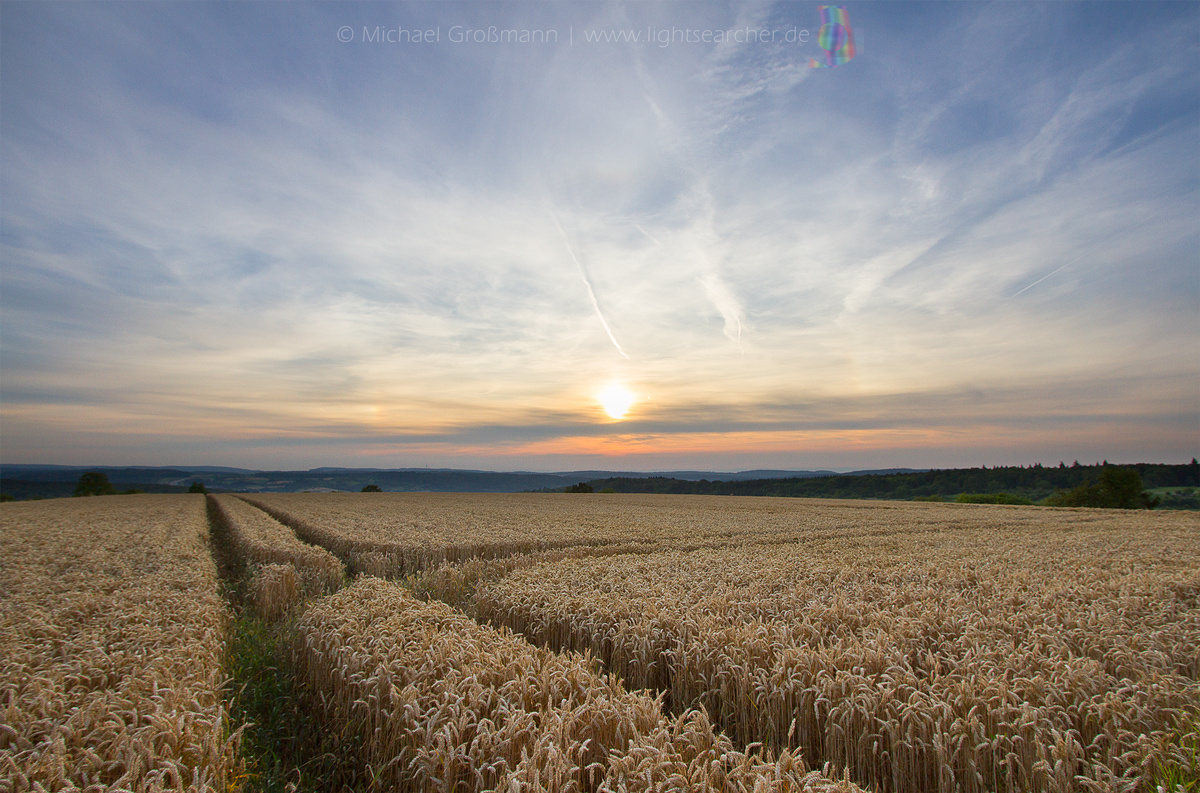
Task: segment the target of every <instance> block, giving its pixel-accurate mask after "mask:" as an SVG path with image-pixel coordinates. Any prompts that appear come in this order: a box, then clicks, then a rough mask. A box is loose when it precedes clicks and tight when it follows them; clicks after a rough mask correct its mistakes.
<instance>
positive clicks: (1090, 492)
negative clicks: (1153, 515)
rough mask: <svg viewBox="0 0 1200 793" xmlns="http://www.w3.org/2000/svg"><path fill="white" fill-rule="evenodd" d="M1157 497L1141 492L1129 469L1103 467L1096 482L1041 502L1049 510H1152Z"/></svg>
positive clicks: (1056, 494)
mask: <svg viewBox="0 0 1200 793" xmlns="http://www.w3.org/2000/svg"><path fill="white" fill-rule="evenodd" d="M1159 501H1160V499H1159V498H1158V496H1151V495H1150V494H1149V493H1148V492H1146V491H1145V490H1143V489H1142V477H1141V476H1140V475H1139V474H1138V472H1137V471H1135V470H1134V469H1132V468H1120V467H1118V466H1115V465H1110V466H1106V467H1105V468H1104V471H1103V473H1101V474H1100V481H1099V482H1097V483H1095V484H1092V483H1091V482H1085V483H1084V484H1082V485H1079V486H1078V487H1073V488H1071V489H1070V490H1068V491H1067V492H1065V493H1055V494H1054V495H1052V496H1050V497H1049V498H1047V499H1046V500H1045V501H1043V502H1042V503H1043V504H1045V505H1047V506H1051V507H1107V508H1109V509H1154V508H1155V507H1157V506H1158V504H1159Z"/></svg>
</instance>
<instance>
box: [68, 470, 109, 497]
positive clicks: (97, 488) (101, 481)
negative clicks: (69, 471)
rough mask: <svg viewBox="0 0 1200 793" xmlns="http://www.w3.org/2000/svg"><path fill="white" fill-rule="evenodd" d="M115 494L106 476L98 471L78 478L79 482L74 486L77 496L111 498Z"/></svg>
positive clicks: (89, 472)
mask: <svg viewBox="0 0 1200 793" xmlns="http://www.w3.org/2000/svg"><path fill="white" fill-rule="evenodd" d="M116 492H117V491H116V489H115V488H113V486H112V482H110V481H108V476H107V475H106V474H102V473H100V472H99V471H88V472H87V473H85V474H83V475H82V476H80V477H79V482H78V483H77V484H76V485H75V495H77V496H111V495H112V494H114V493H116Z"/></svg>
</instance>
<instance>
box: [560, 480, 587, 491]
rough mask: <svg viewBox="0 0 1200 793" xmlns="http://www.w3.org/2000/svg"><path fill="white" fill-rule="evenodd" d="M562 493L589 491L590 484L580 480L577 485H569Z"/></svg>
mask: <svg viewBox="0 0 1200 793" xmlns="http://www.w3.org/2000/svg"><path fill="white" fill-rule="evenodd" d="M563 492H564V493H591V492H592V486H591V485H589V484H588V483H587V482H580V483H579V484H577V485H571V486H570V487H568V488H566V489H564V490H563Z"/></svg>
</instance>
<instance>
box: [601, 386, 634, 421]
mask: <svg viewBox="0 0 1200 793" xmlns="http://www.w3.org/2000/svg"><path fill="white" fill-rule="evenodd" d="M596 398H597V399H598V400H599V401H600V405H601V406H602V407H603V408H604V412H605V413H607V414H608V415H609V416H611V417H612V418H614V419H622V418H624V417H625V414H626V413H628V412H629V406H630V405H632V404H633V400H634V396H633V394H631V393H629V389H627V388H625V386H622V385H618V384H616V383H614V384H613V385H610V386H609V387H608V388H606V389H604V390H603V391H601V392H600V394H599V395H598V396H597V397H596Z"/></svg>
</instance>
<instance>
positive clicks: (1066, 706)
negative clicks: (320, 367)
mask: <svg viewBox="0 0 1200 793" xmlns="http://www.w3.org/2000/svg"><path fill="white" fill-rule="evenodd" d="M0 536H2V537H3V539H4V543H3V547H2V548H0V562H2V563H3V564H2V566H0V586H2V589H0V604H2V605H0V608H2V611H0V618H2V620H3V621H2V623H0V629H2V630H3V635H2V636H0V657H2V658H3V662H4V673H3V676H2V678H0V682H2V685H3V688H2V689H0V690H2V691H3V698H2V699H0V706H2V708H3V709H2V710H0V792H3V793H7V792H8V791H25V790H29V791H36V790H47V791H48V790H73V789H80V790H91V791H100V790H117V789H119V790H132V791H151V790H179V791H208V790H212V791H216V790H225V791H234V790H240V789H253V787H250V788H246V787H245V785H246V784H247V782H248V780H247V778H246V776H245V773H244V772H243V770H242V762H243V761H242V760H241V759H239V758H238V756H237V749H238V745H239V732H238V730H237V728H236V725H230V724H229V723H228V718H227V716H226V706H225V705H224V704H223V701H222V697H223V695H224V694H223V691H222V683H223V675H224V674H225V670H224V664H225V663H226V659H225V658H224V657H223V651H224V642H225V640H226V638H227V636H228V632H229V630H230V628H229V619H230V610H229V608H227V607H226V606H225V605H224V603H223V601H222V599H221V597H220V596H219V594H218V590H219V586H220V585H219V583H218V568H217V566H216V564H215V563H214V552H216V551H218V550H219V551H220V554H219V555H220V556H221V557H222V559H223V560H224V565H225V566H224V567H222V568H221V569H223V570H226V573H225V574H226V575H234V573H232V572H230V571H231V570H241V571H243V572H242V573H241V574H242V575H244V576H245V579H244V580H245V583H247V584H248V590H249V592H248V594H249V595H250V603H251V604H252V605H253V607H254V608H256V609H257V613H258V614H259V615H260V617H261V618H264V619H266V620H268V621H273V622H272V624H273V625H274V626H275V627H274V630H276V631H278V632H279V635H280V636H281V637H284V639H285V644H284V646H287V647H290V650H288V651H287V652H286V653H284V655H287V656H288V657H286V658H284V657H279V658H276V659H274V661H270V662H269V663H268V665H269V666H271V667H272V668H277V669H289V670H291V672H289V674H291V673H293V672H294V674H295V675H296V680H297V681H298V684H299V685H300V686H301V688H302V689H303V691H305V692H307V693H305V694H304V699H305V701H306V702H307V705H306V707H307V708H308V709H309V711H308V712H309V713H310V714H311V716H312V718H313V719H314V720H315V723H319V724H320V725H321V730H322V731H323V732H324V734H325V735H326V736H327V737H329V738H331V739H332V740H333V741H334V745H339V746H341V747H342V749H341V751H343V752H344V753H347V754H348V756H349V757H350V758H351V760H352V763H354V764H357V767H358V768H359V769H360V771H361V774H360V776H359V780H360V781H361V782H362V785H363V786H364V789H370V790H413V791H485V790H487V791H491V790H495V791H507V792H511V793H518V791H560V790H561V791H589V792H590V791H603V792H605V793H607V792H608V791H611V792H612V793H618V791H626V792H628V793H634V792H635V791H636V792H637V793H642V791H646V792H647V793H648V792H649V791H684V790H712V791H746V792H747V793H749V792H750V791H755V792H756V793H757V792H758V791H762V792H763V793H768V792H771V793H775V792H778V793H784V791H802V790H813V791H839V792H848V791H856V790H876V791H879V793H893V792H899V791H914V792H915V793H931V792H932V791H937V792H938V793H960V792H961V793H976V792H980V793H982V792H984V791H987V792H988V793H992V792H996V793H998V792H999V791H1037V792H1038V793H1041V792H1042V791H1047V792H1048V791H1056V792H1061V793H1068V792H1069V793H1076V792H1077V791H1127V792H1128V793H1142V792H1143V791H1144V792H1145V793H1157V791H1158V790H1160V789H1161V790H1163V791H1170V793H1179V791H1180V790H1183V791H1187V790H1190V788H1187V787H1178V788H1176V787H1171V783H1170V782H1169V781H1168V782H1164V781H1163V780H1171V779H1176V780H1179V781H1181V782H1182V783H1183V784H1185V785H1186V784H1192V785H1193V786H1194V785H1195V784H1196V783H1195V782H1194V780H1196V779H1198V778H1200V653H1197V651H1196V648H1197V647H1198V646H1200V520H1197V517H1196V515H1195V514H1193V513H1182V512H1176V513H1150V512H1122V511H1109V510H1089V509H1045V508H1035V507H1010V506H993V505H957V504H925V503H912V504H908V503H898V502H862V501H826V500H800V499H795V500H792V499H773V498H732V497H704V496H618V495H601V494H595V495H569V496H568V495H560V494H332V495H326V494H312V495H310V494H296V495H280V494H271V495H260V494H255V495H246V496H243V497H233V496H228V495H222V496H215V497H209V498H208V501H207V507H206V501H205V498H204V497H203V496H199V495H188V496H145V495H137V496H107V497H103V498H93V499H64V500H56V501H43V502H17V503H13V504H4V505H3V506H2V507H0ZM214 542H215V545H214ZM343 562H344V563H345V564H346V567H347V568H349V569H350V570H351V571H352V572H357V573H359V574H360V576H359V577H358V578H357V579H356V580H355V581H353V582H352V583H351V585H350V586H348V587H347V588H345V589H342V590H341V591H339V592H336V593H334V594H326V595H325V596H324V597H320V596H321V595H322V594H323V593H328V592H331V591H333V590H336V589H338V588H339V587H340V586H342V584H343V583H344V581H345V578H344V573H343V566H342V564H343ZM364 571H369V572H373V573H376V574H378V575H380V576H386V577H389V578H392V579H400V580H391V581H385V580H383V579H382V578H377V577H368V576H362V575H361V573H363V572H364ZM234 583H235V582H233V581H227V582H226V584H227V585H228V586H227V587H226V589H228V587H229V586H233V585H234ZM239 619H240V618H239ZM817 769H819V770H817ZM1189 780H1191V781H1189Z"/></svg>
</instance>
